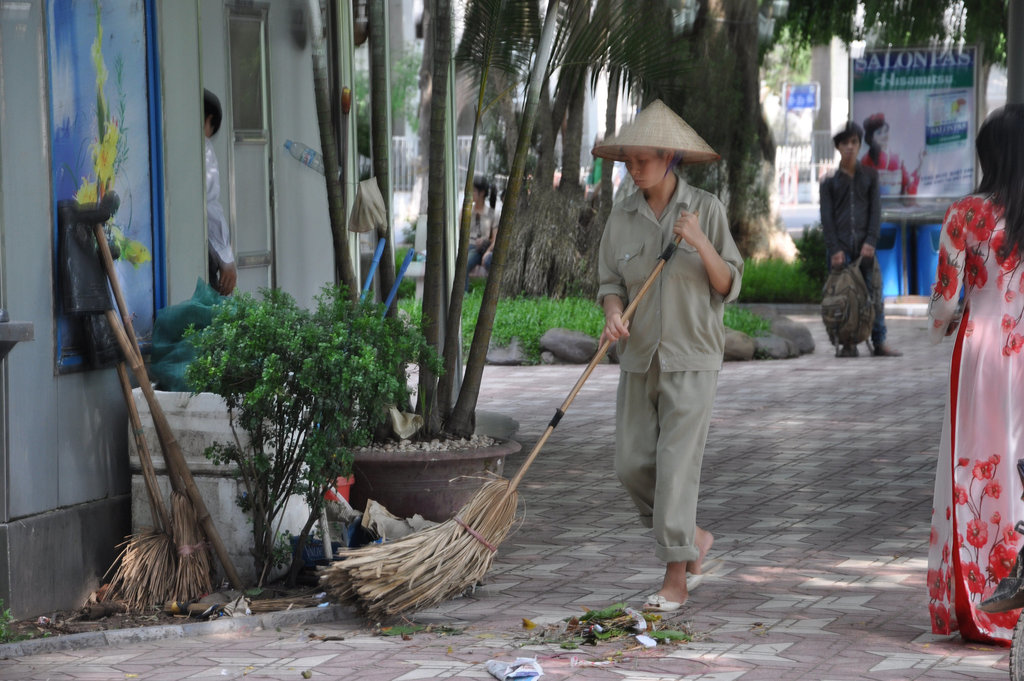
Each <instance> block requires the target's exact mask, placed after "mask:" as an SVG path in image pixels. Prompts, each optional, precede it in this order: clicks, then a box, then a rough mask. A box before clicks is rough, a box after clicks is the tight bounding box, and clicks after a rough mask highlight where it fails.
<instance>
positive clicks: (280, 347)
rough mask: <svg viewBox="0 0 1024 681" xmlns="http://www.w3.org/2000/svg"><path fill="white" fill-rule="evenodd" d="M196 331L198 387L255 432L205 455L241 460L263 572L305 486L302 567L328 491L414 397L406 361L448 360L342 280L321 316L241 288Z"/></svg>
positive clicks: (274, 293) (323, 301)
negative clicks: (393, 410) (353, 298)
mask: <svg viewBox="0 0 1024 681" xmlns="http://www.w3.org/2000/svg"><path fill="white" fill-rule="evenodd" d="M187 337H189V338H190V339H191V341H192V343H193V344H194V346H195V347H196V352H197V356H196V359H195V361H193V362H192V363H191V364H190V365H189V367H188V369H187V370H186V372H185V378H186V380H187V381H188V383H189V385H190V387H191V388H192V389H193V390H195V391H196V392H212V393H216V394H217V395H220V396H221V397H223V398H224V400H225V402H226V403H227V407H228V417H229V419H230V422H231V427H232V430H233V431H234V430H235V429H236V428H241V429H242V430H244V431H245V432H246V433H247V434H248V436H249V442H248V443H247V444H246V445H244V446H243V445H242V444H241V442H240V439H238V438H236V439H235V441H234V442H227V443H223V442H218V443H216V444H215V445H214V446H213V447H210V449H209V450H207V452H206V455H207V457H208V458H210V459H211V460H213V461H215V462H216V463H219V464H233V465H234V466H236V474H237V475H238V477H239V478H240V480H241V481H242V483H243V486H244V490H245V493H244V495H243V497H242V498H241V499H240V500H239V505H240V506H242V508H243V510H245V511H246V512H249V513H251V517H252V522H253V538H254V544H253V549H252V551H253V556H254V558H255V562H256V574H259V575H265V574H266V573H267V571H268V570H269V569H270V567H272V566H273V565H274V564H275V562H276V561H275V558H274V554H275V547H276V545H277V543H278V541H279V540H280V537H279V532H278V529H277V525H278V523H277V522H275V519H276V518H278V517H279V514H280V513H281V511H282V510H283V507H284V503H285V501H286V500H287V499H288V497H289V496H290V495H291V494H301V495H303V496H304V497H305V500H306V503H307V504H308V505H309V508H310V515H309V517H308V519H307V522H306V525H305V527H304V528H303V530H302V532H301V533H300V535H299V541H298V545H297V546H296V550H295V555H294V557H293V563H292V574H293V575H295V574H297V566H299V565H300V564H301V555H302V548H303V547H304V545H305V542H306V538H307V537H308V535H309V531H310V529H311V528H312V526H313V522H314V521H315V520H316V519H318V518H319V517H320V512H321V509H322V507H323V499H324V492H325V491H326V490H327V488H328V486H329V485H330V484H332V483H333V482H334V480H335V479H336V478H338V477H340V476H347V475H349V474H350V473H351V470H352V450H353V449H354V448H356V447H361V446H365V445H368V444H370V442H372V440H373V436H374V431H375V429H376V428H377V426H378V425H380V424H381V423H383V422H384V420H385V418H386V415H387V408H388V407H389V406H391V405H397V406H399V408H403V409H404V408H406V406H407V405H408V402H409V390H408V385H407V382H406V373H405V365H406V363H407V362H421V363H422V362H430V363H431V365H432V366H433V367H434V368H435V370H439V369H440V363H439V361H438V360H437V357H436V355H435V354H433V353H432V352H431V351H430V349H429V348H428V347H427V345H426V341H425V340H424V339H423V336H422V335H421V334H420V333H419V332H418V331H417V330H416V329H410V328H407V326H406V325H405V324H404V323H403V322H401V321H399V320H397V319H382V318H381V307H380V306H379V305H372V304H367V305H363V304H357V303H352V302H350V301H349V300H348V297H347V296H346V295H345V293H344V290H343V289H341V288H337V287H334V288H325V289H324V291H323V293H322V294H321V295H320V296H318V297H317V307H316V309H315V310H314V311H312V312H311V311H309V310H305V309H303V308H300V307H299V306H298V305H297V304H296V303H295V300H294V299H293V298H292V297H291V296H289V295H288V294H286V293H284V292H282V291H280V290H264V291H263V292H262V297H261V298H260V299H257V298H255V297H253V296H252V295H249V294H240V295H236V296H232V297H230V298H227V299H225V300H224V302H223V303H221V304H220V305H219V306H218V307H217V309H216V311H215V314H214V318H213V322H212V323H211V324H210V326H208V327H206V328H205V329H203V330H201V331H197V332H192V333H190V334H189V335H188V336H187ZM261 582H262V578H261Z"/></svg>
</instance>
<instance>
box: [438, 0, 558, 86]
mask: <svg viewBox="0 0 1024 681" xmlns="http://www.w3.org/2000/svg"><path fill="white" fill-rule="evenodd" d="M539 35H540V17H539V15H538V14H537V5H536V2H534V1H531V0H472V1H471V2H470V3H469V6H468V8H467V10H466V16H465V20H464V23H463V30H462V41H461V42H460V43H459V47H458V49H457V50H456V52H455V64H456V66H457V67H459V68H461V69H463V70H468V71H469V72H471V73H475V74H481V73H484V72H486V70H487V69H490V68H495V69H499V70H501V71H505V72H507V73H511V74H514V75H516V76H521V75H523V74H525V73H526V71H527V69H528V68H529V65H530V58H531V56H532V54H533V51H534V46H535V45H536V42H537V38H538V36H539Z"/></svg>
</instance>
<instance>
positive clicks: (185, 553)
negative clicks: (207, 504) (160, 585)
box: [171, 490, 213, 603]
mask: <svg viewBox="0 0 1024 681" xmlns="http://www.w3.org/2000/svg"><path fill="white" fill-rule="evenodd" d="M171 513H172V515H173V520H172V521H171V522H172V523H173V525H174V543H175V544H176V545H177V554H178V567H177V570H176V571H175V575H174V600H178V601H182V602H185V603H187V602H189V601H192V600H195V599H196V598H200V597H202V596H205V595H206V594H208V593H210V592H211V591H213V584H212V583H211V581H210V553H209V551H208V550H207V544H206V537H205V536H204V535H203V532H202V528H200V527H199V523H198V522H196V512H195V509H194V508H193V507H192V501H191V500H190V499H189V498H188V495H187V494H185V493H184V492H182V491H180V490H175V491H173V492H171Z"/></svg>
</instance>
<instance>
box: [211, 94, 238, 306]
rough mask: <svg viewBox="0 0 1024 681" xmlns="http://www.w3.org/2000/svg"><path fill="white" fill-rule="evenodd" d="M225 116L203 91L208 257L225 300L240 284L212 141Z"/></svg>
mask: <svg viewBox="0 0 1024 681" xmlns="http://www.w3.org/2000/svg"><path fill="white" fill-rule="evenodd" d="M222 117H223V113H222V112H221V108H220V100H219V99H218V98H217V95H215V94H213V93H212V92H210V91H209V90H203V135H204V137H205V140H204V142H205V148H206V152H205V155H204V160H205V164H206V234H207V251H208V254H209V275H210V286H212V287H213V288H214V290H216V291H217V292H219V293H220V294H221V295H223V296H227V295H231V292H232V291H234V290H235V283H236V282H237V280H238V270H237V269H236V268H235V256H234V253H232V251H231V236H230V234H228V221H227V219H226V218H225V216H224V207H223V206H221V203H220V170H219V168H218V166H217V154H216V153H215V152H214V151H213V143H212V142H210V138H211V137H213V136H214V135H216V134H217V131H218V130H220V123H221V119H222Z"/></svg>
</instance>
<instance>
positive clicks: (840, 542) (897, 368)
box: [0, 314, 1008, 681]
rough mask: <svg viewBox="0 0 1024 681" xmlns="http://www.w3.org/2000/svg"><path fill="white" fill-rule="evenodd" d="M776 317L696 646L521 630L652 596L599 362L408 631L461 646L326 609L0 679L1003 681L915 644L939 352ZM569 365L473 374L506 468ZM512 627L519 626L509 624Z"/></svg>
mask: <svg viewBox="0 0 1024 681" xmlns="http://www.w3.org/2000/svg"><path fill="white" fill-rule="evenodd" d="M794 318H796V319H797V320H798V321H802V322H805V323H808V324H809V325H810V327H811V328H812V331H813V333H814V336H815V342H816V344H817V351H816V352H815V353H813V354H810V355H805V356H803V357H801V358H798V359H792V360H786V361H770V362H748V363H731V364H728V365H726V367H725V369H724V370H723V371H722V373H721V377H720V381H719V391H718V396H717V400H716V404H715V414H714V420H713V423H712V427H711V433H710V436H709V442H708V448H707V454H706V456H705V463H704V469H703V475H702V478H703V484H702V490H701V502H700V506H699V508H700V510H699V522H700V524H701V525H702V526H703V527H705V528H707V529H708V530H710V531H711V532H712V533H714V535H715V544H714V547H713V548H712V551H711V554H710V556H709V567H710V574H709V575H708V576H707V578H706V579H705V580H704V582H703V584H702V585H701V586H700V587H699V588H698V589H696V590H695V591H694V593H692V594H691V596H690V602H689V603H688V605H687V607H686V608H684V609H683V610H682V611H680V612H679V613H676V614H673V615H672V616H670V617H668V618H666V619H667V620H668V621H667V624H668V625H669V626H682V625H686V626H688V627H690V628H692V629H693V630H694V631H696V632H698V634H699V636H698V640H696V641H694V642H691V643H687V644H681V645H663V646H658V647H656V648H653V649H646V650H645V649H641V648H640V647H639V646H630V645H628V644H627V642H622V641H618V642H609V643H603V644H600V645H599V646H597V647H594V648H591V647H585V648H581V649H579V650H563V649H562V648H560V647H559V646H558V645H557V644H555V643H544V642H543V640H542V639H540V638H539V635H538V633H537V632H540V631H543V630H544V629H545V625H554V624H557V623H559V622H561V621H563V620H565V619H566V618H568V617H571V616H573V615H580V614H582V613H583V612H584V608H602V607H606V606H608V605H610V604H612V603H615V602H619V601H626V602H628V603H630V604H632V605H633V606H636V607H639V606H640V604H641V603H642V602H643V599H644V598H645V597H646V595H647V594H649V593H651V592H653V591H655V590H656V589H657V587H658V585H659V584H660V579H661V574H662V570H663V566H662V565H661V564H660V563H658V562H657V561H656V560H655V559H654V557H653V545H652V540H651V539H650V537H649V534H648V533H647V531H646V530H643V529H642V528H641V527H640V525H639V523H638V522H637V520H636V517H635V514H634V513H633V511H632V508H631V505H630V503H629V501H628V499H627V497H626V495H625V492H623V491H622V489H621V488H620V487H619V485H618V482H617V480H616V479H615V476H614V473H613V471H612V464H611V461H612V451H613V447H614V437H613V430H614V418H613V414H614V401H615V386H616V382H617V379H618V370H617V368H616V367H614V366H601V367H599V368H598V369H597V370H596V371H595V372H594V374H593V375H592V376H591V378H590V379H589V381H588V382H587V384H586V385H585V386H584V387H583V389H582V391H581V392H580V395H579V396H578V397H577V399H576V401H575V402H574V404H573V405H572V407H571V408H570V410H569V412H568V413H567V415H566V416H565V418H564V419H563V420H562V421H561V424H560V425H559V427H558V429H556V431H555V433H554V434H553V435H552V437H551V439H550V440H549V441H548V443H547V445H546V446H545V448H544V451H542V452H541V454H540V456H539V458H538V459H537V461H536V462H535V463H534V464H533V466H532V467H531V468H530V470H529V472H528V473H527V475H526V477H525V479H524V480H523V484H522V486H521V488H520V493H521V494H520V513H521V514H522V519H521V522H520V524H519V525H518V527H517V528H516V529H515V530H514V532H513V534H512V535H510V537H509V538H508V539H507V540H506V541H505V542H504V543H503V544H502V545H501V548H500V551H499V553H498V556H497V559H496V561H495V565H494V568H493V569H492V571H491V572H490V573H489V574H488V576H487V578H486V580H485V584H483V585H481V586H479V587H478V588H477V589H476V590H475V592H474V593H472V594H470V595H467V596H464V597H462V598H458V599H455V600H452V601H448V602H446V603H443V604H441V605H439V606H437V607H435V608H432V609H430V610H427V611H423V612H420V613H417V614H416V615H414V616H413V617H412V618H411V619H412V620H413V621H414V622H416V623H421V624H436V625H448V626H451V627H455V628H457V629H459V630H460V631H461V633H457V634H454V635H443V634H440V633H428V634H416V635H413V636H411V637H410V638H409V639H408V640H403V639H402V638H399V637H382V636H379V635H377V634H376V633H375V632H374V630H373V627H372V626H370V625H368V624H366V623H365V622H362V621H360V620H359V619H358V618H357V617H356V616H355V615H354V613H353V612H352V611H351V610H350V609H348V608H337V609H336V613H337V615H336V617H334V618H333V619H332V620H331V621H328V622H311V621H302V620H301V618H300V619H299V620H296V621H295V622H293V623H283V624H279V625H274V624H270V625H266V624H264V625H262V626H260V625H258V624H257V623H252V622H249V623H248V624H246V623H245V622H243V623H242V624H241V625H239V624H238V623H232V624H231V625H230V626H229V625H227V624H225V626H223V627H217V626H216V625H219V624H221V623H219V622H218V623H212V624H211V625H203V626H204V627H205V628H200V627H197V628H196V629H197V630H198V631H204V632H206V633H205V634H203V635H199V636H187V635H182V632H181V630H180V629H178V630H175V631H172V632H168V633H165V634H163V635H162V636H163V637H162V638H161V637H159V635H153V634H150V635H149V636H148V637H147V636H146V635H145V632H142V633H138V636H136V634H134V633H132V632H122V639H123V640H122V641H117V640H114V641H111V642H110V643H109V644H106V645H96V644H95V642H82V643H80V644H75V643H73V642H72V643H69V644H57V643H55V644H54V649H53V650H51V651H50V652H37V653H36V654H25V655H21V656H18V657H10V658H8V659H4V660H0V680H7V679H12V680H13V679H20V680H28V679H53V680H58V679H67V680H69V681H72V680H73V681H86V680H90V679H97V680H98V679H104V680H107V679H126V678H138V679H147V680H150V681H163V680H167V681H170V680H177V679H212V678H218V679H225V678H226V679H238V678H245V679H300V678H303V676H302V674H303V672H307V673H308V674H309V676H308V677H307V678H314V679H316V678H323V679H338V678H351V679H361V680H364V681H412V680H416V679H491V678H493V677H492V676H491V675H490V674H489V673H488V672H487V671H486V669H485V667H484V663H485V662H486V661H487V660H490V659H498V660H504V661H511V660H513V659H514V658H516V657H519V656H524V657H537V658H538V659H539V661H540V663H541V665H542V667H543V669H544V676H543V677H541V678H542V680H543V679H550V680H556V679H595V680H604V679H609V680H610V679H628V680H631V681H661V680H663V679H664V680H667V679H686V680H689V681H698V680H700V681H732V680H742V681H768V680H777V679H786V680H787V681H805V680H806V681H811V680H813V681H863V680H867V681H895V680H903V679H908V680H909V679H914V680H917V679H934V680H943V681H956V680H959V679H1003V678H1007V674H1008V672H1007V667H1008V652H1007V650H1006V649H1005V648H999V647H990V646H982V645H975V644H966V643H964V642H963V641H962V640H961V639H960V638H959V637H958V636H954V637H941V636H933V635H932V634H931V633H930V629H929V621H928V613H927V590H926V587H925V571H926V562H927V543H928V532H929V526H928V524H929V516H930V513H931V492H932V483H933V476H934V466H935V455H936V450H937V447H938V442H939V429H940V422H941V409H942V407H943V402H944V389H945V381H946V374H947V370H948V361H949V356H950V352H951V350H952V343H951V342H949V341H947V342H946V343H944V344H943V345H940V346H932V345H929V344H928V342H927V339H926V338H927V333H926V325H927V322H926V320H925V319H923V318H921V317H891V318H890V319H889V320H888V321H889V328H890V341H891V342H892V344H893V345H894V346H896V347H898V348H900V349H902V350H903V351H904V352H905V356H904V357H902V358H873V357H860V358H858V359H836V358H834V357H832V353H831V349H830V347H829V346H828V343H827V339H826V337H825V333H824V330H823V328H822V327H821V325H820V323H818V322H817V319H816V318H815V316H814V315H813V314H803V315H794ZM580 372H581V367H579V366H546V367H488V368H487V370H486V372H485V375H484V385H483V391H482V394H481V398H480V403H479V405H480V409H481V410H485V411H491V412H498V413H501V414H504V415H507V416H510V417H512V418H513V419H515V420H516V421H518V422H519V432H518V435H517V439H519V440H520V441H521V442H522V443H523V450H524V451H523V452H522V453H521V454H519V455H517V456H516V457H513V458H512V459H510V460H509V461H508V462H507V463H506V469H505V472H506V475H509V476H511V475H512V474H513V473H514V472H515V470H516V469H517V468H518V466H519V464H520V463H521V462H522V460H523V458H524V457H525V454H526V452H528V451H529V449H530V448H531V447H532V446H533V444H534V443H535V442H536V440H537V438H538V437H539V435H540V434H541V432H542V431H543V429H544V428H545V427H546V425H547V423H548V420H549V419H550V418H551V415H552V414H553V413H554V410H555V409H556V408H557V407H558V406H559V405H560V404H561V402H562V400H563V399H564V398H565V396H566V395H567V394H568V391H569V390H570V388H571V387H572V385H573V383H574V382H575V381H576V379H577V378H578V376H579V375H580ZM523 618H528V619H530V620H532V621H533V622H535V623H537V624H538V625H539V626H538V627H537V628H536V629H533V630H525V629H524V627H523V623H522V620H523ZM108 638H110V639H113V638H114V636H113V635H112V636H110V637H108ZM133 638H140V639H141V640H138V641H135V642H132V639H133ZM80 646H81V647H80ZM616 653H618V655H617V656H616V655H615V654H616ZM608 657H612V658H613V659H614V662H613V663H612V664H606V665H604V666H574V658H575V659H576V661H578V660H583V661H590V662H594V661H603V660H605V659H606V658H608Z"/></svg>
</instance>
